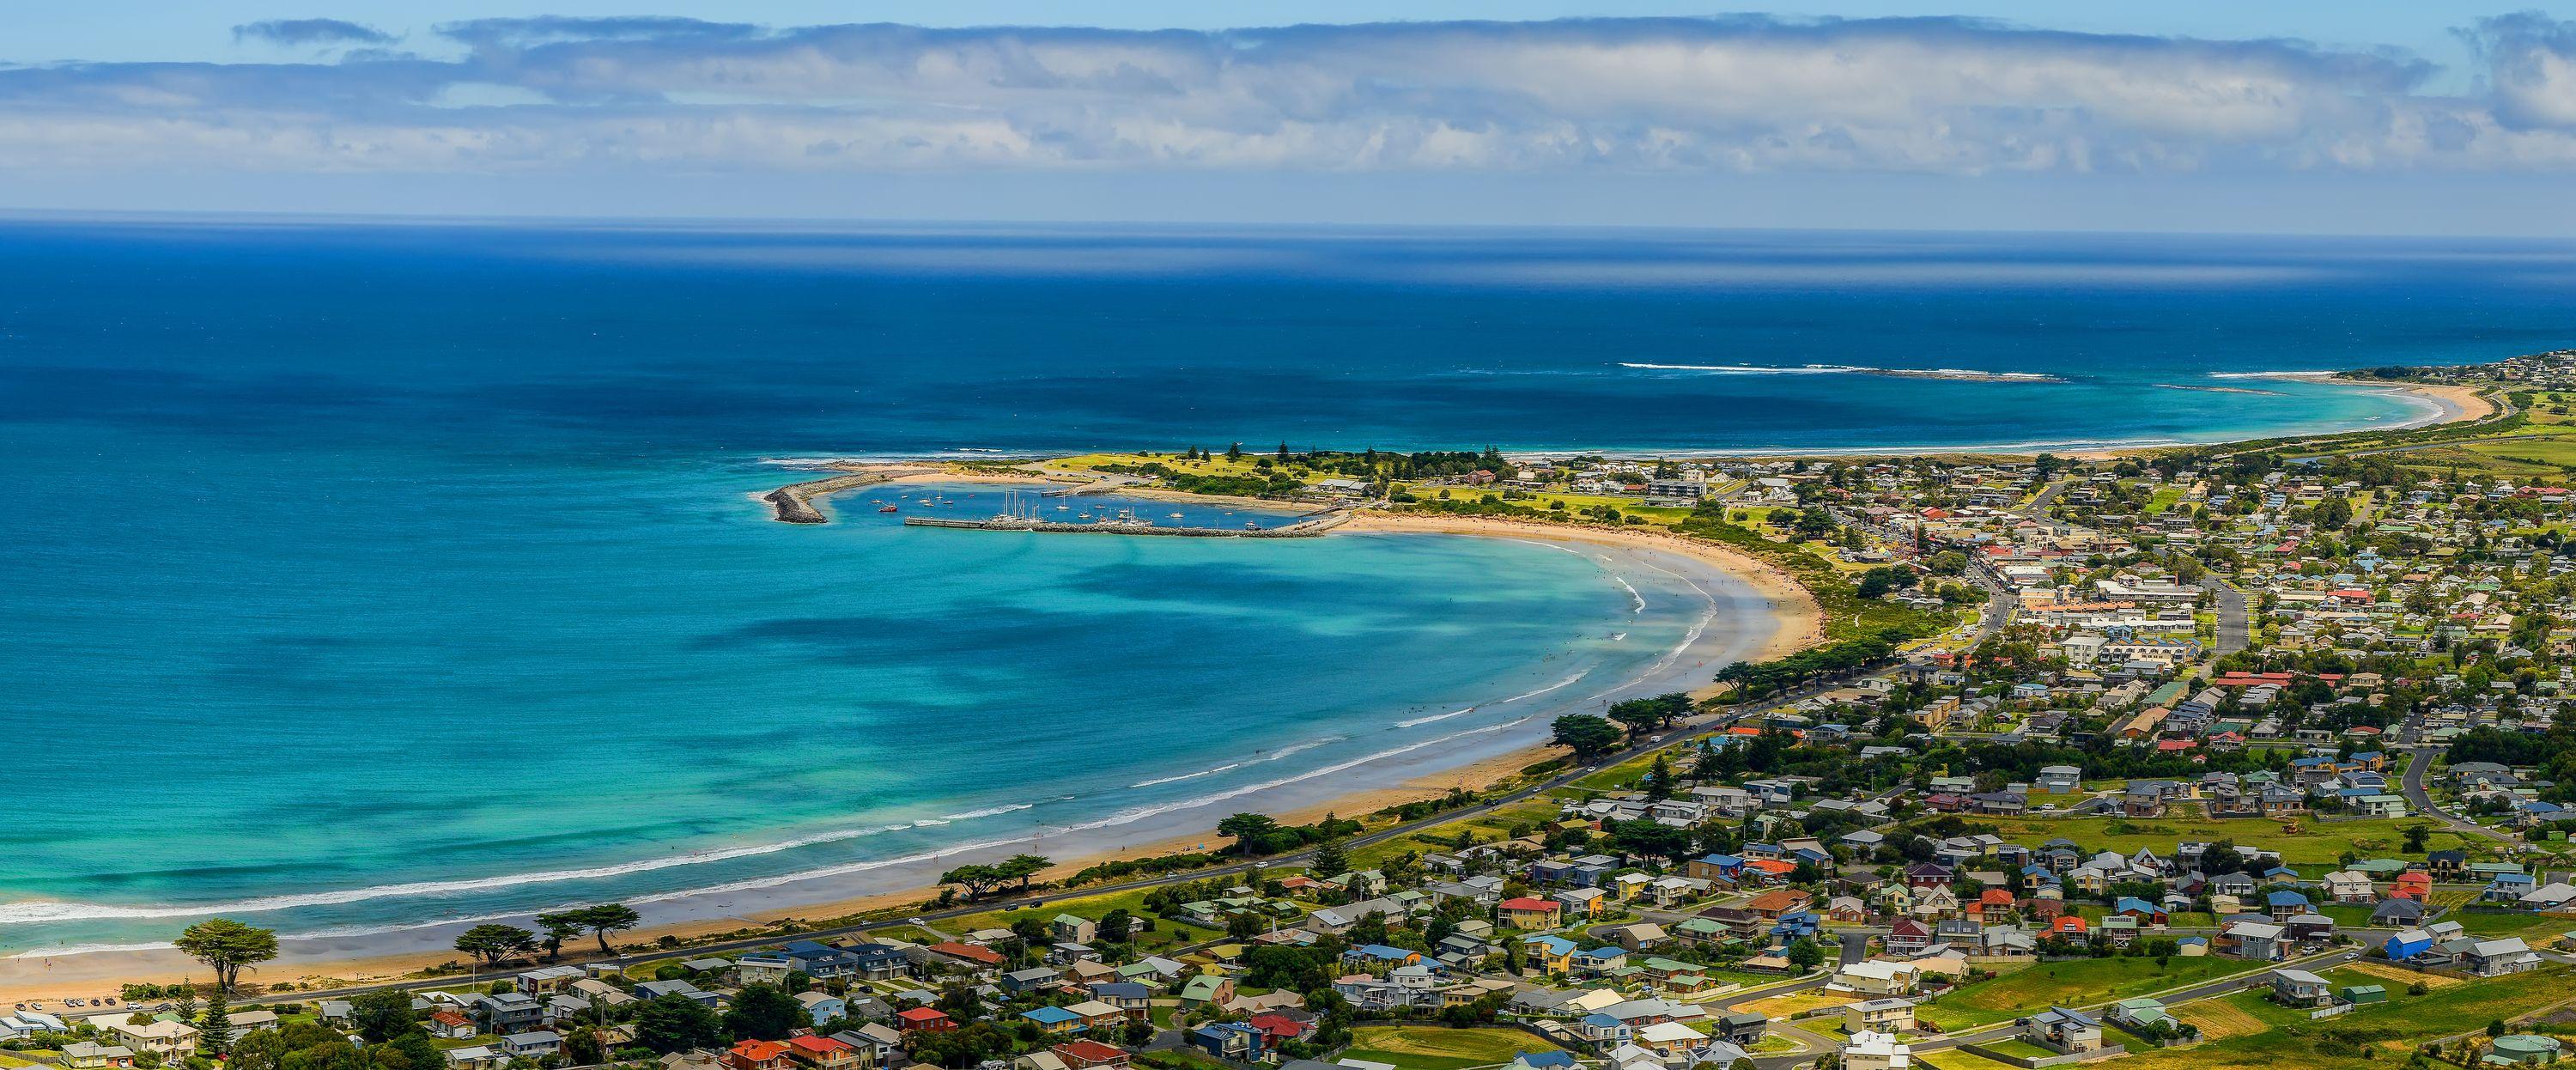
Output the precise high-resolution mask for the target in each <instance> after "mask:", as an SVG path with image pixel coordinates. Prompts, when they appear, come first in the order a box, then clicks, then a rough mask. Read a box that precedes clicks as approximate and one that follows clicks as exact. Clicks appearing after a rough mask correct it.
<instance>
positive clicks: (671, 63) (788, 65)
mask: <svg viewBox="0 0 2576 1070" xmlns="http://www.w3.org/2000/svg"><path fill="white" fill-rule="evenodd" d="M237 32H238V33H239V34H240V35H241V36H243V37H245V38H256V39H259V40H263V41H269V42H275V43H279V44H287V45H302V46H314V45H322V46H340V45H362V46H384V45H389V44H391V43H393V40H394V39H393V38H392V37H390V36H389V35H387V34H384V33H383V32H381V31H378V30H375V29H373V28H370V27H366V26H361V25H357V24H354V23H347V22H340V21H337V20H330V19H303V20H292V21H279V22H264V23H256V24H252V25H249V26H244V27H241V28H240V30H239V31H237ZM2460 32H2461V33H2462V35H2463V36H2464V37H2465V38H2466V39H2467V40H2469V41H2470V42H2471V43H2472V44H2473V45H2474V46H2475V49H2476V52H2477V55H2478V56H2479V57H2481V62H2482V63H2483V68H2482V69H2481V70H2479V71H2478V72H2475V73H2476V74H2477V77H2476V79H2475V83H2476V85H2477V86H2478V88H2477V89H2475V90H2474V91H2471V92H2469V93H2465V94H2459V95H2445V94H2437V93H2433V92H2429V91H2428V90H2427V89H2426V86H2428V85H2429V84H2431V83H2432V82H2433V81H2434V76H2435V75H2436V74H2437V73H2439V72H2438V71H2437V70H2436V68H2434V67H2433V66H2432V65H2431V64H2429V63H2427V62H2425V61H2423V60H2421V59H2418V58H2415V57H2412V56H2409V55H2405V54H2402V53H2398V52H2394V51H2372V50H2355V49H2333V48H2325V47H2320V46H2316V45H2312V44H2307V43H2302V42H2297V41H2280V40H2260V41H2213V40H2194V39H2175V38H2157V37H2137V36H2114V35H2097V34H2079V33H2064V32H2053V31H2046V30H2034V29H2026V28H2019V27H2012V26H2004V25H1998V24H1993V23H1986V22H1980V21H1974V20H1963V19H1879V20H1858V21H1826V22H1808V21H1788V20H1780V19H1770V18H1761V17H1738V18H1722V19H1615V20H1614V19H1604V20H1570V21H1557V22H1538V23H1492V22H1445V23H1405V24H1380V25H1359V26H1297V27H1285V28H1274V29H1252V30H1234V31H1224V32H1197V31H1186V32H1185V31H1164V32H1133V31H1109V30H1085V29H1030V28H999V29H957V30H950V29H923V28H918V27H910V26H897V25H842V26H810V27H785V28H780V27H764V26H754V25H746V24H727V23H712V22H701V21H695V20H688V19H669V18H611V19H570V18H535V19H494V20H478V21H471V22H463V23H456V24H451V25H446V26H442V27H440V28H439V30H438V34H439V37H440V41H439V42H438V43H437V47H435V48H432V49H430V50H429V52H430V54H426V55H415V54H406V53H399V52H393V51H389V50H387V49H385V48H383V47H364V48H358V49H355V50H352V51H350V52H348V53H346V54H344V55H341V56H339V57H337V58H332V59H317V60H315V61H312V62H304V63H235V64H212V63H164V64H51V65H27V66H17V67H10V68H5V69H0V168H15V169H30V168H33V169H47V170H52V171H56V172H64V171H79V170H83V169H115V170H136V169H168V168H197V167H206V168H221V169H225V170H236V171H237V170H248V171H254V172H258V171H277V172H308V173H345V172H370V171H377V172H394V171H400V172H426V173H442V172H474V173H498V174H509V173H514V172H531V171H579V170H584V169H592V168H597V167H601V166H621V167H646V168H657V169H672V170H689V171H703V172H726V171H759V172H821V173H829V172H834V171H844V172H849V171H871V172H874V171H904V170H937V169H955V168H974V169H986V168H1009V169H1027V170H1045V169H1090V170H1107V171H1115V170H1120V169H1130V170H1132V169H1188V170H1225V169H1237V170H1264V171H1280V170H1288V171H1299V170H1316V171H1353V172H1368V171H1408V172H1421V171H1433V172H1436V171H1442V170H1456V169H1476V170H1492V171H1534V172H1550V171H1582V170H1587V169H1589V170H1618V171H1637V172H1665V173H1672V172H1680V173H1692V172H1708V173H1799V172H1814V171H1843V172H1895V173H1922V174H1944V175H1979V174H1992V173H2040V174H2050V173H2070V174H2100V173H2116V174H2131V175H2136V174H2145V175H2156V174H2167V173H2258V174H2278V173H2302V172H2327V171H2341V172H2407V171H2419V170H2440V171H2448V172H2484V171H2542V172H2554V171H2557V170H2562V169H2567V168H2569V167H2570V166H2571V165H2576V24H2568V23H2558V22H2554V21H2551V20H2548V19H2546V18H2543V17H2540V16H2536V15H2510V16H2502V17H2497V18H2491V19H2486V20H2483V21H2480V22H2477V23H2475V24H2474V25H2471V26H2468V27H2465V28H2463V29H2462V30H2461V31H2460Z"/></svg>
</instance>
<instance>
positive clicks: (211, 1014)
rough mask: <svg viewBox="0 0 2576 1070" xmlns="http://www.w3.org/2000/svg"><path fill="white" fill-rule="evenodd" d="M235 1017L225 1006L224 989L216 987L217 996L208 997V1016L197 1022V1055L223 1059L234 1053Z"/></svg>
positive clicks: (219, 986) (220, 986)
mask: <svg viewBox="0 0 2576 1070" xmlns="http://www.w3.org/2000/svg"><path fill="white" fill-rule="evenodd" d="M232 1046H233V1015H232V1011H231V1009H230V1008H227V1007H226V1006H225V1005H224V988H223V986H222V985H217V986H215V994H214V995H211V996H208V997H206V1016H205V1017H204V1018H203V1019H200V1020H199V1021H198V1022H197V1054H199V1055H203V1056H205V1057H206V1058H209V1059H221V1058H223V1057H224V1056H226V1055H229V1054H231V1053H232Z"/></svg>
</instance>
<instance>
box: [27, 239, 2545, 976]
mask: <svg viewBox="0 0 2576 1070" xmlns="http://www.w3.org/2000/svg"><path fill="white" fill-rule="evenodd" d="M0 239H5V240H0V457H5V458H6V459H7V463H6V464H5V465H0V516H5V517H6V518H7V521H6V523H5V524H0V610H5V611H6V613H7V616H8V618H9V621H10V639H9V641H8V642H7V643H5V644H0V730H5V731H6V732H7V733H8V737H9V739H10V740H11V742H12V745H13V748H14V750H15V755H14V758H15V761H14V762H13V763H12V767H11V779H10V783H11V795H12V798H13V801H15V802H16V803H18V805H15V806H13V807H11V814H10V817H9V819H8V820H6V821H0V951H28V950H36V951H44V950H59V949H63V948H73V947H94V946H102V945H124V944H141V943H150V942H154V941H158V940H164V939H167V938H168V936H169V934H170V933H171V932H172V931H174V930H175V929H176V928H177V927H179V926H181V925H184V924H185V923H186V922H187V921H188V920H190V919H192V918H194V917H197V916H201V915H203V914H206V913H210V912H217V911H220V912H223V913H227V914H232V915H234V916H239V917H242V918H245V919H248V920H253V921H256V922H258V923H261V924H267V925H272V926H275V927H278V928H280V929H282V930H284V931H286V932H288V933H290V934H296V935H304V936H311V935H312V934H325V936H321V937H315V938H314V939H311V940H308V941H306V942H305V946H311V947H322V946H329V945H330V942H331V941H332V940H341V941H365V940H368V939H373V937H371V936H369V935H367V934H381V933H382V932H383V931H384V930H388V929H395V928H398V927H402V926H410V925H417V924H420V923H422V922H426V921H436V920H441V919H446V920H450V921H452V920H453V919H461V918H471V917H482V916H489V915H507V914H513V913H523V912H526V911H529V910H533V909H540V908H545V907H550V906H555V905H560V904H564V903H570V902H577V901H586V900H595V899H601V898H608V897H624V898H632V899H637V900H639V901H642V902H645V903H647V904H648V906H650V907H652V908H653V909H654V910H655V911H659V912H661V913H662V914H664V915H665V916H669V915H673V914H677V913H681V912H686V911H690V910H699V911H703V910H706V909H717V908H720V909H731V910H742V911H746V912H751V911H758V910H772V911H773V912H774V909H775V908H779V907H783V906H792V905H793V904H794V902H795V901H796V900H797V899H798V898H799V897H802V898H804V899H805V900H808V901H811V900H813V899H816V898H821V897H825V893H826V892H830V893H835V894H837V893H848V892H857V891H865V890H869V889H870V888H874V887H880V886H882V885H886V884H892V885H893V886H902V885H903V884H904V883H917V882H918V879H919V876H920V874H919V873H918V872H917V871H919V870H923V869H928V870H931V871H934V872H935V870H936V868H937V867H938V866H939V865H940V864H941V862H942V860H941V859H935V858H923V857H922V856H924V855H925V854H927V853H929V852H933V851H941V850H956V849H958V848H960V847H963V846H968V845H977V844H989V845H995V846H991V847H987V848H985V850H986V851H987V852H988V853H991V852H1001V851H1008V850H1017V849H1024V848H1027V847H1030V846H1032V845H1033V844H1034V845H1035V846H1036V847H1037V848H1038V849H1040V850H1044V851H1049V852H1054V853H1059V854H1066V855H1070V854H1073V853H1078V852H1080V851H1082V850H1086V849H1094V848H1099V847H1109V846H1117V845H1119V844H1121V843H1125V842H1145V841H1147V840H1150V839H1154V838H1157V837H1160V836H1164V835H1169V834H1175V833H1181V832H1189V831H1194V830H1203V829H1206V828H1208V827H1210V826H1211V825H1212V824H1213V822H1214V820H1215V818H1216V817H1219V816H1222V814H1223V813H1225V812H1227V811H1228V810H1229V809H1231V808H1235V807H1239V806H1256V805H1257V806H1274V807H1285V806H1289V805H1294V804H1298V803H1303V802H1313V801H1317V800H1320V799H1323V798H1328V797H1330V796H1331V795H1332V794H1334V793H1335V792H1336V791H1339V790H1341V789H1343V788H1346V787H1349V786H1355V785H1365V784H1374V783H1381V782H1384V781H1385V780H1387V779H1388V778H1389V776H1390V775H1394V776H1396V777H1397V778H1399V779H1400V777H1401V774H1402V773H1404V772H1405V771H1408V770H1413V769H1428V768H1431V767H1433V766H1436V765H1438V764H1441V763H1444V762H1454V761H1456V760H1460V759H1463V758H1470V757H1475V756H1477V755H1480V754H1484V753H1492V752H1498V751H1500V750H1504V749H1508V747H1509V746H1510V745H1512V744H1514V743H1516V742H1522V741H1525V740H1526V739H1527V738H1528V736H1529V735H1530V734H1532V733H1533V732H1535V731H1536V725H1537V724H1542V723H1543V721H1544V719H1545V717H1547V716H1552V715H1553V714H1554V713H1555V712H1559V711H1561V710H1563V709H1571V708H1591V709H1597V708H1599V706H1600V705H1601V704H1602V702H1603V701H1605V699H1606V697H1607V696H1608V695H1609V693H1610V690H1611V689H1612V688H1614V687H1616V686H1618V685H1619V684H1622V683H1624V682H1627V681H1631V680H1640V678H1643V682H1642V683H1640V684H1638V685H1636V686H1646V685H1648V684H1653V685H1663V684H1668V683H1679V684H1688V683H1695V682H1698V681H1700V680H1704V679H1705V678H1706V675H1707V673H1708V672H1709V671H1711V670H1712V669H1713V666H1712V665H1709V664H1705V663H1704V662H1706V661H1707V660H1708V659H1710V658H1716V657H1722V656H1724V654H1725V653H1726V652H1727V651H1728V650H1732V649H1739V648H1741V647H1743V646H1744V645H1746V644H1747V643H1749V642H1751V641H1754V640H1758V638H1759V634H1758V633H1759V628H1757V627H1753V626H1752V625H1751V622H1749V621H1748V620H1747V619H1746V617H1745V615H1744V611H1745V610H1746V609H1747V608H1748V607H1749V606H1750V604H1751V602H1750V600H1749V599H1748V598H1747V597H1746V596H1745V595H1744V593H1743V592H1741V591H1736V590H1726V589H1711V588H1709V587H1708V586H1707V585H1705V584H1699V583H1695V581H1694V580H1693V579H1692V578H1691V577H1690V576H1688V575H1685V574H1682V573H1679V572H1675V571H1672V570H1668V569H1665V568H1663V567H1661V566H1660V565H1657V564H1656V563H1654V562H1653V561H1651V560H1644V559H1638V558H1635V557H1633V556H1619V555H1609V554H1603V553H1598V552H1566V551H1563V550H1559V549H1555V548H1551V547H1547V546H1541V545H1535V544H1529V543H1520V542H1512V541H1506V540H1478V539H1458V538H1439V537H1409V538H1408V537H1387V536H1376V537H1335V538H1330V539H1323V540H1311V541H1295V542H1261V543H1250V542H1238V541H1230V540H1229V541H1196V540H1160V539H1119V538H1102V537H1090V536H1066V537H1054V538H1049V537H1041V536H1029V535H1002V534H995V533H983V532H929V531H920V530H912V531H906V530H904V529H902V528H901V527H900V526H898V525H897V524H896V523H895V520H896V518H895V517H888V516H883V515H880V514H877V513H875V512H873V511H872V509H871V508H869V507H866V506H865V499H866V498H867V497H869V496H870V493H869V492H861V493H860V495H859V496H858V498H857V499H856V500H854V501H851V502H845V503H844V506H845V507H844V508H843V509H842V510H841V512H842V522H841V523H837V524H833V525H829V526H823V527H794V526H787V525H780V524H776V523H772V522H769V521H768V520H767V519H766V518H765V512H764V510H763V509H761V508H760V507H759V506H758V505H757V504H756V503H754V502H753V501H752V500H751V497H750V496H751V495H753V494H755V493H757V492H760V491H764V490H766V489H769V488H770V487H773V486H775V485H777V484H778V483H780V482H784V481H787V480H791V479H794V478H799V476H800V473H797V472H793V471H789V470H787V469H784V468H781V467H779V466H777V465H774V464H768V463H764V459H770V458H794V457H810V456H817V455H821V456H840V455H934V454H954V453H955V452H956V451H960V450H971V449H1006V450H1021V449H1026V450H1040V449H1062V448H1093V447H1127V446H1143V447H1153V448H1167V449H1169V448H1178V447H1180V446H1182V445H1193V444H1195V445H1203V446H1212V447H1218V448H1222V447H1223V446H1224V444H1225V443H1226V442H1228V441H1232V440H1243V441H1246V442H1247V443H1250V444H1251V445H1253V446H1254V447H1256V448H1265V449H1266V448H1268V446H1269V445H1271V444H1273V443H1275V442H1277V441H1279V440H1281V439H1288V440H1291V441H1293V442H1294V443H1295V444H1296V445H1299V446H1306V445H1325V446H1345V447H1352V448H1357V447H1362V446H1379V447H1439V448H1479V447H1482V446H1484V445H1487V444H1493V445H1499V446H1502V447H1505V448H1526V449H1538V448H1563V447H1573V446H1584V447H1599V448H1610V449H1636V450H1651V449H1670V448H1689V449H1707V450H1721V449H1756V448H1779V447H1791V448H1800V449H1844V448H1857V447H1870V446H1882V447H1883V446H1896V445H1974V444H1980V443H1984V444H1994V443H2066V444H2072V443H2096V442H2104V441H2140V440H2144V441H2171V440H2188V439H2209V438H2221V437H2229V436H2235V435H2244V434H2255V433H2272V432H2279V431H2285V430H2290V429H2299V428H2322V427H2351V426H2371V425H2384V424H2387V423H2393V422H2396V421H2399V420H2403V419H2408V418H2411V417H2414V416H2417V415H2419V410H2418V409H2416V408H2414V407H2412V406H2410V405H2409V404H2407V403H2405V402H2403V401H2402V400H2399V399H2395V398H2392V397H2389V396H2386V395H2382V394H2377V393H2370V392H2364V391H2357V390H2350V389H2338V388H2331V387H2320V386H2314V385H2308V384H2298V383H2281V382H2274V381H2269V380H2263V381H2259V382H2260V390H2261V391H2262V392H2260V393H2255V394H2234V393H2214V392H2209V391H2205V390H2189V389H2160V388H2161V387H2177V386H2179V387H2190V386H2207V385H2211V384H2213V383H2224V382H2230V381H2229V380H2222V379H2215V378H2213V377H2215V376H2221V375H2227V374H2232V373H2239V372H2248V371H2274V370H2295V369H2314V368H2331V367H2349V366H2358V365H2368V364H2378V363H2388V362H2396V361H2460V360H2475V359H2489V358H2494V357H2498V356H2502V355H2506V354H2509V353H2515V352H2524V351H2529V350H2534V349H2542V348H2549V347H2552V346H2556V345H2562V344H2565V343H2566V340H2567V336H2568V335H2569V334H2570V333H2571V331H2570V327H2571V323H2570V319H2571V316H2570V314H2569V313H2568V311H2567V310H2568V309H2569V308H2571V307H2576V305H2570V304H2569V303H2568V302H2566V301H2565V300H2564V289H2565V287H2564V283H2563V279H2564V278H2565V277H2567V271H2566V269H2567V267H2568V261H2569V259H2570V255H2569V253H2568V251H2567V250H2566V249H2564V248H2562V247H2557V246H2541V245H2532V244H2511V243H2491V244H2486V245H2466V246H2460V245H2452V246H2435V245H2427V244H2424V243H2379V244H2369V243H2350V242H2342V243H2304V244H2303V243H2296V242H2271V241H2264V242H2255V241H2229V240H2220V239H2188V240H2185V239H2172V240H2164V239H2159V240H2143V239H2138V240H2131V239H2102V238H2064V239H2061V238H2029V237H2010V238H1986V237H1914V236H1884V235H1873V236H1853V235H1722V234H1720V235H1657V234H1644V233H1625V234H1623V233H1608V234H1576V233H1530V234H1515V233H1495V234H1472V233H1436V232H1420V233H1409V232H1384V233H1347V234H1326V235H1287V234H1278V233H1266V232H1252V233H1200V232H1174V231H1142V232H1128V233H1121V234H1115V235H1103V234H1089V233H1081V232H1057V231H1029V230H1008V229H959V230H931V229H914V230H903V231H853V232H843V233H828V232H786V231H764V232H754V233H735V232H723V231H701V230H684V229H651V228H616V227H593V228H555V229H543V228H531V229H513V228H475V227H369V226H302V225H297V226H275V227H266V226H239V225H191V224H59V225H55V224H38V223H9V224H6V225H0ZM1886 367H1903V368H1965V369H1971V370H1978V371H1987V372H1999V373H2037V374H2042V375H2049V376H2054V377H2057V378H2058V379H2060V380H2062V381H2059V382H2046V383H2041V382H2028V381H2011V382H1949V381H1932V380H1923V379H1898V378H1889V377H1882V376H1873V375H1868V374H1865V373H1863V372H1859V371H1854V370H1853V369H1862V368H1886ZM2236 382H2244V381H2236ZM952 493H953V494H956V495H960V496H962V495H965V494H969V493H974V494H979V495H989V494H991V493H992V491H990V490H989V489H987V488H967V487H961V488H955V489H954V490H953V491H952ZM877 496H882V494H881V493H880V494H878V495H877ZM987 500H988V499H986V498H975V499H964V498H962V497H961V499H960V501H961V504H960V506H959V509H960V511H961V512H970V514H971V510H969V508H968V506H967V505H966V504H965V503H968V502H973V503H981V502H984V501H987ZM1140 507H1141V508H1142V509H1143V510H1144V511H1145V512H1147V513H1148V514H1149V515H1154V516H1158V517H1159V516H1161V515H1162V514H1163V513H1165V512H1168V511H1170V507H1169V506H1166V505H1162V504H1160V503H1140ZM984 511H989V509H986V510H984ZM1211 519H1212V521H1213V522H1220V523H1225V524H1229V525H1230V524H1232V523H1235V522H1237V518H1233V517H1224V516H1221V515H1220V516H1218V517H1215V518H1211ZM1695 636H1696V637H1697V638H1698V639H1699V640H1700V642H1701V646H1700V647H1699V648H1698V650H1699V652H1698V653H1694V654H1691V655H1690V656H1688V657H1682V656H1679V655H1677V653H1676V652H1677V651H1679V650H1681V649H1682V648H1683V647H1684V646H1685V645H1686V644H1687V643H1688V642H1689V641H1690V640H1692V639H1693V638H1694V637H1695ZM1531 718H1535V719H1536V720H1535V721H1533V720H1530V719H1531ZM798 877H801V879H799V880H792V881H791V880H788V878H798ZM871 882H874V883H871ZM706 889H719V890H718V891H714V892H705V891H704V890H706ZM690 892H700V893H701V894H697V895H683V894H682V893H690ZM648 912H649V911H648ZM451 927H452V926H451ZM404 931H417V932H419V933H420V935H419V937H418V940H419V941H420V942H421V943H422V944H424V945H427V946H436V945H438V944H440V943H442V942H443V941H444V939H445V935H444V934H442V933H441V932H440V931H439V930H437V929H424V930H404ZM330 934H337V935H330ZM350 934H358V935H350ZM352 946H354V945H352ZM369 946H375V945H369Z"/></svg>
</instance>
